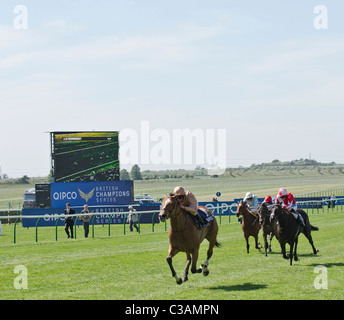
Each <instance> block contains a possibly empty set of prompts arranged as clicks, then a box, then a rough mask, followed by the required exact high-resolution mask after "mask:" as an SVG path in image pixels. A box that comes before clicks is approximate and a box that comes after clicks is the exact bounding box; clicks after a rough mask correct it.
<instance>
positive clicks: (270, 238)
mask: <svg viewBox="0 0 344 320" xmlns="http://www.w3.org/2000/svg"><path fill="white" fill-rule="evenodd" d="M273 237H274V235H273V233H272V232H271V233H270V237H269V252H271V240H272V238H273Z"/></svg>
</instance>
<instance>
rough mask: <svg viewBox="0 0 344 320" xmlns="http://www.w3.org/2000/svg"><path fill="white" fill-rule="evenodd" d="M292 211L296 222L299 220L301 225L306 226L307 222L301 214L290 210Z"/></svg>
mask: <svg viewBox="0 0 344 320" xmlns="http://www.w3.org/2000/svg"><path fill="white" fill-rule="evenodd" d="M290 213H291V214H292V215H293V217H294V218H295V219H296V222H298V224H299V225H301V226H302V227H305V223H304V221H303V218H302V216H301V214H299V213H298V212H296V211H294V210H290Z"/></svg>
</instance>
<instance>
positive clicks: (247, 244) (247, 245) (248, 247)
mask: <svg viewBox="0 0 344 320" xmlns="http://www.w3.org/2000/svg"><path fill="white" fill-rule="evenodd" d="M248 238H249V236H246V235H245V240H246V251H247V253H250V244H249V242H248Z"/></svg>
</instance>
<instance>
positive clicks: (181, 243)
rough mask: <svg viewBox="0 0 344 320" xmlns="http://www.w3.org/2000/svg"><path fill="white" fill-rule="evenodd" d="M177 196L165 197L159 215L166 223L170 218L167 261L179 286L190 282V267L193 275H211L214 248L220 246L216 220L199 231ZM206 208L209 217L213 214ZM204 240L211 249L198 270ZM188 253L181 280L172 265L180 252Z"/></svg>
mask: <svg viewBox="0 0 344 320" xmlns="http://www.w3.org/2000/svg"><path fill="white" fill-rule="evenodd" d="M177 197H178V196H177V195H173V194H170V195H169V196H165V199H164V200H163V202H162V205H161V207H162V209H161V211H160V213H159V218H160V221H162V222H165V221H166V220H167V219H169V218H170V228H169V231H168V238H169V241H170V246H169V251H168V256H167V258H166V261H167V263H168V265H169V266H170V269H171V272H172V276H173V277H174V278H175V279H176V281H177V284H182V283H183V281H184V282H185V281H187V280H188V273H189V267H190V264H191V262H192V265H191V272H192V273H201V272H202V271H203V274H204V275H205V276H207V275H208V274H209V269H208V265H209V259H210V258H211V256H212V255H213V248H214V246H217V247H219V246H220V244H219V243H218V242H217V240H216V237H217V233H218V225H217V221H216V219H215V218H214V220H212V221H211V222H209V223H208V224H207V225H206V226H205V227H204V228H202V229H198V228H197V227H196V225H195V223H194V222H193V220H192V218H191V217H190V215H189V214H188V213H187V212H186V211H185V210H183V209H181V208H180V206H179V203H178V200H177ZM199 208H204V209H205V210H206V211H207V213H208V214H209V215H212V213H211V212H210V211H209V210H208V209H206V208H205V207H199ZM204 239H207V240H208V241H209V248H208V251H207V259H206V260H205V262H204V264H202V265H201V267H200V268H198V269H197V268H196V263H197V259H198V251H199V247H200V244H201V243H202V241H203V240H204ZM179 251H181V252H185V253H186V268H185V271H184V276H183V279H181V278H179V277H178V275H177V273H176V272H175V270H174V268H173V265H172V258H173V257H174V256H175V255H176V254H177V253H178V252H179Z"/></svg>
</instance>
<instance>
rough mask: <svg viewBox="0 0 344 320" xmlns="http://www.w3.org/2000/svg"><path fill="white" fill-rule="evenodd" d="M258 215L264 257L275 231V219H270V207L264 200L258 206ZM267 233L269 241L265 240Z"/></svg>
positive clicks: (266, 254)
mask: <svg viewBox="0 0 344 320" xmlns="http://www.w3.org/2000/svg"><path fill="white" fill-rule="evenodd" d="M258 215H259V224H260V225H261V228H262V233H263V239H264V248H265V257H267V256H268V251H269V252H271V240H272V238H273V237H274V235H275V232H276V223H275V220H273V221H270V215H271V209H270V208H269V207H268V206H267V205H266V203H265V202H263V203H262V205H260V206H259V209H258ZM268 235H269V243H268V241H267V236H268Z"/></svg>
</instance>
